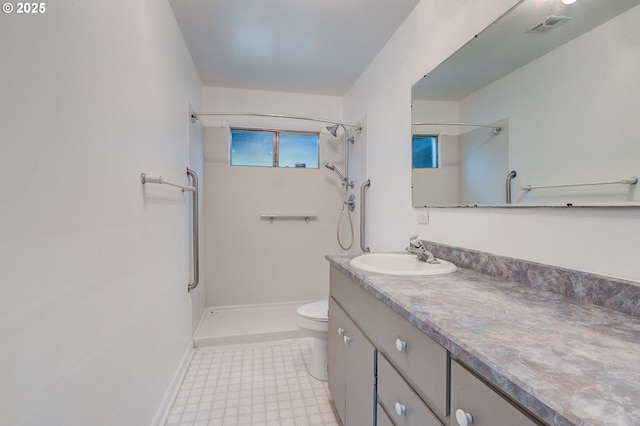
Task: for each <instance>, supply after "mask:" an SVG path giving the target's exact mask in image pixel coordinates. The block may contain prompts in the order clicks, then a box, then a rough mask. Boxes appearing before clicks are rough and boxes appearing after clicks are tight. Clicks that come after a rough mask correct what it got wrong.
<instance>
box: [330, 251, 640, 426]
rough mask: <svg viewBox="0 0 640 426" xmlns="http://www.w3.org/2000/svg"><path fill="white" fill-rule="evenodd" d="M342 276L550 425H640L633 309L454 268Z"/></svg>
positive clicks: (343, 267) (638, 325)
mask: <svg viewBox="0 0 640 426" xmlns="http://www.w3.org/2000/svg"><path fill="white" fill-rule="evenodd" d="M353 257H354V255H342V254H341V255H327V256H326V258H327V260H329V262H330V263H331V264H332V265H333V266H335V267H336V268H337V269H338V270H340V271H342V272H344V273H345V274H347V275H348V276H350V277H351V278H352V279H353V280H354V281H355V282H356V283H358V284H359V285H360V286H362V287H363V288H364V289H365V290H367V291H368V292H370V293H372V294H373V295H375V296H376V297H377V298H378V299H380V300H381V301H382V302H384V303H385V304H387V305H388V306H390V307H391V308H392V309H394V310H395V311H396V312H398V313H399V314H400V315H402V316H403V317H404V318H406V319H407V320H408V321H409V322H411V323H412V324H414V325H415V326H417V327H418V328H420V329H421V330H422V331H424V332H425V333H426V334H427V335H429V336H430V337H432V338H433V339H434V340H436V341H437V342H438V343H440V344H441V345H442V346H443V347H445V348H446V349H447V350H448V351H450V352H451V353H452V355H453V356H455V357H456V358H458V359H459V360H461V361H462V362H464V363H465V364H466V365H468V366H469V367H471V368H472V369H473V370H474V371H476V373H477V374H479V375H480V376H482V377H483V378H485V379H486V380H487V381H488V382H490V383H492V384H493V385H494V386H495V387H496V388H498V389H500V390H502V391H503V392H504V393H505V394H507V395H509V396H511V398H513V399H514V400H515V401H517V402H518V403H519V404H521V405H522V406H523V407H526V408H527V409H528V410H529V411H531V412H532V413H533V414H534V415H536V416H537V417H539V418H540V419H541V420H543V421H544V422H545V423H548V424H550V425H625V426H627V425H640V318H638V317H635V316H631V315H626V314H624V313H620V312H616V311H613V310H610V309H607V308H603V307H600V306H596V305H591V304H585V303H580V302H578V301H576V300H574V299H571V298H568V297H566V296H563V295H559V294H555V293H552V292H549V291H543V290H537V289H534V288H531V287H529V286H526V285H523V284H519V283H515V282H510V281H506V280H502V279H500V278H496V277H493V276H490V275H484V274H482V273H480V272H477V271H474V270H471V269H464V268H459V269H458V271H456V272H454V273H451V274H447V275H437V276H422V277H416V276H413V277H404V276H402V277H401V276H392V275H383V274H376V273H371V272H366V271H363V270H360V269H357V268H354V267H352V266H350V265H349V260H351V259H352V258H353Z"/></svg>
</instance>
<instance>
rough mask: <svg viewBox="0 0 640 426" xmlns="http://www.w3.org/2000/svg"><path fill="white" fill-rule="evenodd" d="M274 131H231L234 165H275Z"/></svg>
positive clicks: (232, 161) (232, 162) (232, 160)
mask: <svg viewBox="0 0 640 426" xmlns="http://www.w3.org/2000/svg"><path fill="white" fill-rule="evenodd" d="M274 140H275V133H274V132H260V131H255V130H232V131H231V165H232V166H262V167H272V166H273V149H274Z"/></svg>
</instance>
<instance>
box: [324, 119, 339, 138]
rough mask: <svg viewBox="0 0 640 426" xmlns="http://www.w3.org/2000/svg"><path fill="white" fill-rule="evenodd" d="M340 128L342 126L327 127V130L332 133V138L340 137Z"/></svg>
mask: <svg viewBox="0 0 640 426" xmlns="http://www.w3.org/2000/svg"><path fill="white" fill-rule="evenodd" d="M338 127H340V124H339V123H338V124H334V125H333V126H327V130H328V131H329V133H331V136H333V137H334V138H335V137H338Z"/></svg>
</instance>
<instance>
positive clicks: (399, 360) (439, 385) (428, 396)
mask: <svg viewBox="0 0 640 426" xmlns="http://www.w3.org/2000/svg"><path fill="white" fill-rule="evenodd" d="M378 313H379V315H378V325H379V327H378V340H377V343H378V344H377V346H378V348H379V350H380V352H382V353H384V354H385V355H386V356H387V358H388V359H389V360H390V361H391V362H392V363H393V364H394V365H395V366H396V367H397V368H398V370H400V371H401V372H402V373H403V375H404V376H405V377H406V378H407V381H408V382H409V383H410V384H411V386H412V387H413V388H414V389H415V390H416V392H417V393H418V395H420V397H421V398H422V399H423V400H424V401H425V402H426V403H427V404H429V406H430V407H431V408H432V409H433V411H434V412H435V413H436V414H437V415H438V416H439V417H440V418H441V419H443V420H444V419H445V417H446V415H447V410H446V408H447V351H446V349H444V348H443V347H442V346H440V345H439V344H437V343H436V342H435V341H434V340H432V339H431V338H430V337H429V336H427V335H426V334H424V333H423V332H422V331H421V330H420V329H418V328H417V327H415V326H413V325H412V324H411V323H409V322H408V321H407V320H406V319H404V318H403V317H401V316H400V315H399V314H398V313H396V312H395V311H393V309H391V308H389V307H388V306H387V305H385V304H384V303H382V302H379V306H378ZM403 342H404V345H403ZM397 344H399V345H400V346H396V345H397Z"/></svg>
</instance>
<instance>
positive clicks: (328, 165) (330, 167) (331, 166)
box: [324, 163, 347, 183]
mask: <svg viewBox="0 0 640 426" xmlns="http://www.w3.org/2000/svg"><path fill="white" fill-rule="evenodd" d="M324 166H325V167H326V168H327V169H329V170H333V171H334V172H336V174H337V175H338V176H340V179H341V180H342V182H343V183H346V181H347V179H346V178H345V177H344V176H342V173H340V172H339V171H338V169H336V166H334V165H333V163H324Z"/></svg>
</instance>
